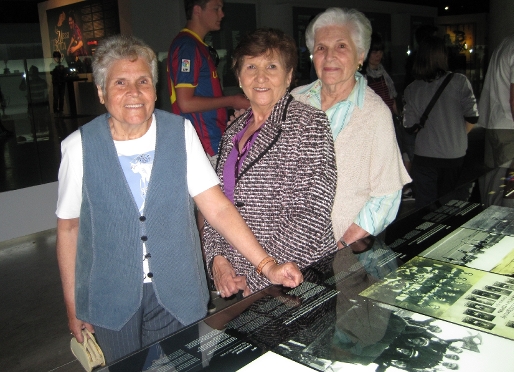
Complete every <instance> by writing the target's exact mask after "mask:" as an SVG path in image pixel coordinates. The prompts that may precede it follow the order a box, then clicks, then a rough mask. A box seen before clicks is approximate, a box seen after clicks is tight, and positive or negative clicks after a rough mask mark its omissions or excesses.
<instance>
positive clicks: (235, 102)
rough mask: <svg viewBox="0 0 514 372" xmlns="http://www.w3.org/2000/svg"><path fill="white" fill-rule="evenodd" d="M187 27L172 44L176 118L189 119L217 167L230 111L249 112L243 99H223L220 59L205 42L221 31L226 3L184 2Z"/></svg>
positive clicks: (171, 74) (215, 0)
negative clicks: (232, 109)
mask: <svg viewBox="0 0 514 372" xmlns="http://www.w3.org/2000/svg"><path fill="white" fill-rule="evenodd" d="M184 6H185V9H186V19H187V23H186V27H185V28H183V29H182V30H181V31H180V32H179V34H178V35H177V36H176V37H175V39H174V40H173V42H172V43H171V46H170V50H169V53H168V88H169V91H170V97H171V106H172V110H173V112H174V113H175V114H178V115H182V116H183V117H185V118H186V119H189V120H190V121H191V122H192V123H193V126H194V127H195V129H196V132H197V134H198V136H199V137H200V141H201V143H202V146H203V148H204V150H205V152H206V153H207V155H208V156H209V159H210V161H211V164H212V165H213V167H214V166H215V165H216V159H217V154H218V145H219V142H220V139H221V136H222V135H223V132H224V131H225V127H226V124H227V108H234V109H247V108H248V107H249V105H250V103H249V102H248V100H247V99H246V98H245V97H244V96H243V95H242V94H237V95H233V96H223V91H222V88H221V83H220V79H219V77H218V73H217V71H216V67H217V64H218V62H219V57H218V56H217V53H216V51H215V50H214V48H212V47H211V46H209V45H207V44H206V43H205V42H204V41H203V40H204V38H205V36H206V35H207V34H208V33H209V32H211V31H218V30H219V29H220V27H221V20H222V19H223V17H224V14H223V10H222V8H223V1H222V0H184Z"/></svg>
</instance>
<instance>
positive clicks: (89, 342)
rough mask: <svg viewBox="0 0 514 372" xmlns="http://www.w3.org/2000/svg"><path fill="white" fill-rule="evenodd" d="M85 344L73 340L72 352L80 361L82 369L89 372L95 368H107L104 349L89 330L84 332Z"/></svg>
mask: <svg viewBox="0 0 514 372" xmlns="http://www.w3.org/2000/svg"><path fill="white" fill-rule="evenodd" d="M82 335H83V336H84V342H82V343H80V342H78V341H77V339H76V338H75V337H73V338H72V339H71V342H70V347H71V352H72V353H73V355H75V358H77V359H78V361H79V362H80V364H82V367H84V369H85V370H86V371H88V372H91V371H92V370H93V368H96V367H99V366H105V358H104V354H103V353H102V349H100V346H98V344H97V343H96V340H95V336H93V334H92V333H91V332H89V331H88V330H87V329H83V330H82Z"/></svg>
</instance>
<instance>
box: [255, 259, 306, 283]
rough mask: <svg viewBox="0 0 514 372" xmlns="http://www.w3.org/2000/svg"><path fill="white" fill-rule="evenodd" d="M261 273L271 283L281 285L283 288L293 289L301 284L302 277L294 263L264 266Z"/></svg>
mask: <svg viewBox="0 0 514 372" xmlns="http://www.w3.org/2000/svg"><path fill="white" fill-rule="evenodd" d="M262 273H263V274H264V276H266V278H268V279H269V281H270V282H271V283H273V284H281V285H283V286H284V287H289V288H294V287H297V286H298V285H300V284H301V283H302V282H303V275H302V273H301V272H300V269H299V268H298V265H296V264H295V263H294V262H286V263H283V264H280V265H278V264H275V263H273V264H271V265H266V266H264V269H263V270H262Z"/></svg>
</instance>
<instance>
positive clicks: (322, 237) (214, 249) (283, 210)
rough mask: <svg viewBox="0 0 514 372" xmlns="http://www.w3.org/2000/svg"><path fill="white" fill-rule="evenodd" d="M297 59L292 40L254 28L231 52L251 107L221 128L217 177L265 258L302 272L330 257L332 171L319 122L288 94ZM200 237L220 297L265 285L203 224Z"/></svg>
mask: <svg viewBox="0 0 514 372" xmlns="http://www.w3.org/2000/svg"><path fill="white" fill-rule="evenodd" d="M297 59H298V54H297V50H296V46H295V42H294V40H293V39H292V38H291V37H290V36H288V35H286V34H285V33H284V32H283V31H280V30H276V29H258V30H256V31H254V32H252V33H250V34H249V35H247V36H245V37H244V38H243V39H242V40H241V42H240V43H239V45H238V46H237V47H236V48H235V50H234V53H233V60H232V67H233V70H234V72H235V74H236V77H237V78H238V80H239V83H240V85H241V87H242V88H243V91H244V93H245V94H246V96H247V97H248V99H249V100H250V105H251V107H250V109H249V110H247V111H246V112H245V113H244V114H243V115H241V116H240V117H238V118H237V119H236V120H235V121H234V122H232V123H231V125H230V126H229V127H228V128H227V131H226V132H225V134H224V136H223V138H222V141H221V145H220V157H219V161H218V166H217V173H218V177H219V178H220V181H221V184H222V188H223V192H224V193H225V195H226V196H227V197H228V198H229V199H230V200H231V201H232V202H233V203H234V204H235V206H236V207H237V208H238V210H239V212H240V213H241V215H242V216H243V218H244V220H245V221H246V223H247V224H248V226H249V227H250V229H251V230H252V231H253V233H254V234H255V236H256V237H257V239H258V240H259V242H260V243H261V245H262V246H263V247H264V249H265V250H266V252H267V253H268V254H269V255H270V256H271V257H272V258H273V259H275V260H277V261H278V262H286V261H293V262H296V263H297V264H298V265H299V267H300V268H304V267H306V266H307V265H309V264H311V263H313V262H315V261H317V260H319V259H320V258H321V257H322V256H324V255H325V254H327V253H328V252H334V251H335V250H336V243H335V241H334V236H333V232H332V226H331V221H330V212H331V209H332V203H333V198H334V191H335V184H336V169H335V160H334V145H333V141H332V138H331V135H330V129H329V125H328V120H327V117H326V115H325V114H324V113H323V112H322V111H320V110H317V109H314V108H313V107H311V106H308V105H304V104H302V103H300V102H298V101H296V100H294V99H293V97H292V96H291V95H290V94H289V93H288V87H289V85H290V83H291V80H292V77H293V75H294V68H295V67H296V65H297ZM203 238H204V250H205V253H206V257H207V260H206V262H207V265H208V266H209V268H210V272H211V274H212V275H213V278H214V284H215V286H216V288H217V289H218V290H219V291H221V292H223V295H224V296H225V297H227V296H230V295H231V294H234V293H237V292H238V291H239V290H244V291H245V294H246V295H247V294H249V293H250V292H253V291H256V290H259V289H262V288H264V287H266V286H268V285H269V284H270V281H269V280H268V279H266V278H265V277H263V276H261V275H258V273H257V272H256V271H255V270H254V269H253V267H252V264H251V263H250V262H248V260H247V259H245V257H243V256H242V255H241V254H240V253H239V252H237V251H235V250H234V249H233V248H232V247H231V244H230V242H227V241H226V240H224V239H223V238H222V237H221V236H219V234H217V233H216V232H215V231H214V230H213V228H212V226H210V225H209V224H206V227H205V231H204V235H203ZM211 265H212V267H211ZM265 267H266V266H265Z"/></svg>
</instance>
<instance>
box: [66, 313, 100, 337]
mask: <svg viewBox="0 0 514 372" xmlns="http://www.w3.org/2000/svg"><path fill="white" fill-rule="evenodd" d="M68 327H69V328H70V331H71V334H72V335H73V336H74V337H75V338H76V339H77V341H78V342H79V343H82V342H84V336H83V335H82V330H83V329H87V330H88V331H89V332H91V333H95V329H94V328H93V326H92V325H91V324H89V323H86V322H84V321H82V320H80V319H77V318H76V317H75V316H70V317H69V318H68Z"/></svg>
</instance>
